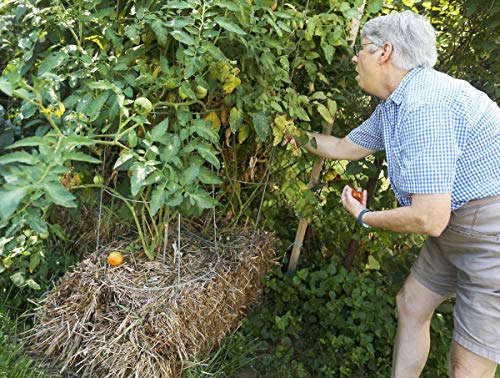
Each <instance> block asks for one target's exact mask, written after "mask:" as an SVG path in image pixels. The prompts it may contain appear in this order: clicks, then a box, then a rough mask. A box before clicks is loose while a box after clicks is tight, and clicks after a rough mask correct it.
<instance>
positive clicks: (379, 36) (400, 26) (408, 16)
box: [361, 11, 438, 70]
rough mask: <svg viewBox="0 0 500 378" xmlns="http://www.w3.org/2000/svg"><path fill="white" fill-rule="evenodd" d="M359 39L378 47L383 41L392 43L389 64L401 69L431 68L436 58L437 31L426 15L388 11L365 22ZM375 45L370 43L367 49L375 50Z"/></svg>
mask: <svg viewBox="0 0 500 378" xmlns="http://www.w3.org/2000/svg"><path fill="white" fill-rule="evenodd" d="M361 38H362V39H363V38H367V39H369V40H370V41H371V42H373V44H374V45H375V46H378V47H381V46H383V45H384V43H385V42H389V43H390V44H392V46H393V54H394V55H393V60H392V64H393V65H394V66H395V67H398V68H401V69H405V70H410V69H412V68H415V67H434V65H435V64H436V61H437V57H438V54H437V50H436V32H435V30H434V28H433V27H432V25H431V23H430V22H429V21H428V20H427V19H426V18H425V17H423V16H420V15H418V14H416V13H414V12H412V11H405V12H402V13H391V14H388V15H386V16H380V17H377V18H374V19H372V20H370V21H368V22H367V23H366V24H365V26H364V27H363V30H362V31H361ZM375 46H369V50H370V51H371V52H373V51H375V50H376V49H377V47H375Z"/></svg>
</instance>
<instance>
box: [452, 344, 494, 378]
mask: <svg viewBox="0 0 500 378" xmlns="http://www.w3.org/2000/svg"><path fill="white" fill-rule="evenodd" d="M496 368H497V364H496V363H495V362H493V361H491V360H488V359H486V358H484V357H481V356H479V355H477V354H475V353H473V352H471V351H469V350H467V349H465V348H464V347H462V346H461V345H459V344H458V343H457V342H456V341H453V342H452V345H451V350H450V355H449V358H448V376H449V377H451V378H493V376H494V375H495V371H496Z"/></svg>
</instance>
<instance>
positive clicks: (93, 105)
mask: <svg viewBox="0 0 500 378" xmlns="http://www.w3.org/2000/svg"><path fill="white" fill-rule="evenodd" d="M361 5H362V2H361V1H359V0H347V1H332V0H329V1H328V0H311V1H306V2H304V1H290V2H287V3H284V2H281V1H276V2H275V1H273V0H253V1H252V0H246V1H229V0H212V1H208V0H205V1H201V0H185V1H169V2H163V3H162V2H154V1H147V0H139V1H110V0H92V1H87V0H77V1H71V2H65V1H61V0H58V1H50V2H49V1H43V0H31V1H26V0H11V1H2V2H0V49H1V51H2V54H0V71H1V73H2V75H1V76H0V154H1V156H0V198H1V201H0V255H1V261H0V289H1V302H0V303H1V312H0V314H1V316H2V318H4V319H8V320H6V322H7V323H6V324H18V325H19V328H22V327H29V326H30V321H31V319H30V317H29V316H26V317H23V318H19V315H21V314H23V313H24V312H25V311H29V310H30V309H31V308H32V306H33V302H36V301H38V300H40V299H42V298H43V296H44V293H46V292H47V291H48V290H49V289H50V288H51V287H52V285H54V284H55V282H56V280H57V278H58V277H60V276H61V275H63V274H64V273H65V272H66V271H68V269H70V268H71V266H72V265H73V264H74V263H75V262H77V261H79V260H80V259H81V258H82V256H83V254H84V253H90V252H92V251H93V250H94V248H95V231H96V230H95V227H96V218H97V214H98V213H99V199H100V198H101V195H102V196H103V197H102V198H103V205H104V207H103V211H104V217H103V218H102V221H101V223H100V224H99V225H100V227H99V228H100V230H101V231H103V233H106V232H108V233H112V232H113V229H116V227H117V225H119V227H120V229H122V230H124V232H127V233H133V234H136V235H137V242H136V244H135V245H133V246H131V248H132V249H138V253H139V249H140V250H142V251H143V252H144V253H145V254H146V255H147V256H148V257H149V258H150V259H153V258H155V255H156V254H157V253H158V251H159V244H160V242H161V230H162V226H163V225H164V224H168V223H169V222H171V221H172V219H173V218H174V217H176V216H177V214H179V213H180V214H182V216H183V217H185V218H189V219H194V220H195V221H196V220H200V221H199V223H200V224H202V225H203V224H204V223H203V220H204V219H205V215H206V213H207V211H208V210H209V209H212V208H213V207H214V206H215V209H216V218H217V219H216V221H217V224H218V225H219V227H224V228H226V229H231V227H233V226H234V225H236V224H241V223H242V222H255V221H256V219H257V218H258V215H259V214H260V212H262V217H261V219H263V220H262V224H261V225H262V226H264V227H266V228H268V229H271V230H273V231H275V232H276V233H278V235H279V236H280V238H281V239H282V240H284V241H285V244H287V243H291V242H292V241H293V238H294V234H295V227H294V225H295V224H296V220H297V218H298V217H308V218H309V219H310V221H311V226H310V227H309V229H308V234H307V238H306V241H305V246H304V249H303V252H302V255H301V261H300V267H299V270H298V272H297V274H296V276H294V277H293V278H291V277H287V276H286V275H284V274H283V272H282V271H283V270H284V267H285V266H286V264H287V259H288V254H287V252H288V250H287V251H285V250H284V251H282V252H283V257H282V263H283V264H282V265H283V268H282V269H277V270H276V271H274V272H270V274H269V277H268V280H267V282H266V287H267V289H266V296H265V298H264V300H263V303H261V304H260V305H259V307H258V308H255V309H254V312H253V313H252V315H250V316H249V317H248V318H246V319H245V320H244V321H243V322H242V325H241V328H240V329H239V330H238V331H237V332H235V334H234V335H233V336H232V337H230V338H229V339H228V341H227V343H226V344H225V345H224V346H223V347H222V348H221V349H219V350H218V351H216V352H215V354H213V355H211V356H207V357H206V359H203V358H202V357H200V361H198V362H199V365H198V366H197V367H194V368H193V369H191V370H189V371H187V372H186V374H187V375H188V376H201V375H203V374H206V373H207V372H209V373H211V374H214V375H219V376H234V375H235V374H236V373H238V372H240V371H242V370H246V371H255V372H258V373H259V374H260V375H261V376H272V377H276V376H283V377H288V376H294V377H295V376H299V377H300V376H303V377H309V376H312V377H318V376H328V377H344V376H345V377H352V376H356V377H357V376H359V377H362V376H366V377H379V376H380V377H384V376H387V375H388V371H389V369H390V363H391V362H390V356H391V353H392V351H391V348H392V339H393V337H394V333H395V324H396V318H395V309H394V299H393V298H394V296H395V293H396V292H397V289H398V287H399V286H400V285H401V283H402V281H403V279H404V277H405V275H406V274H407V272H408V269H409V266H410V265H411V263H412V261H413V259H414V257H415V254H416V252H417V251H418V248H419V245H420V244H421V242H422V239H421V238H420V237H409V236H406V235H398V234H394V233H390V232H384V231H377V232H367V231H365V230H360V229H358V228H357V227H356V225H355V224H354V221H353V220H352V219H351V218H350V217H349V216H348V215H347V214H346V213H345V211H344V210H343V209H342V207H341V205H340V201H339V194H340V191H341V188H343V186H344V185H345V184H346V183H348V184H351V185H354V184H355V185H359V186H362V187H366V188H368V189H369V192H370V206H371V207H372V208H374V209H381V208H392V207H394V206H396V201H395V199H394V197H393V196H392V193H391V191H390V188H389V186H388V184H387V180H385V178H386V166H385V163H384V159H383V155H380V156H378V155H377V156H374V157H371V158H368V159H365V160H363V161H360V162H351V163H348V164H347V163H346V162H334V161H329V162H326V163H325V167H324V169H323V174H322V178H321V180H320V183H319V184H318V185H317V186H316V187H314V188H313V189H312V190H309V189H308V188H307V181H308V179H309V174H310V168H311V166H312V164H313V162H314V158H313V157H312V156H311V155H309V154H305V153H304V152H303V151H300V150H297V149H295V148H294V146H293V144H289V143H288V141H289V138H290V136H291V135H292V134H294V133H295V132H296V130H297V129H301V130H314V131H321V129H322V126H323V124H324V123H325V122H333V123H334V131H333V134H334V135H337V136H343V135H345V134H346V133H347V132H348V131H349V130H351V129H352V128H354V127H355V126H356V125H357V124H359V123H360V122H361V121H362V120H363V119H364V118H366V117H367V116H368V115H369V114H370V112H371V110H372V109H373V106H374V105H375V104H376V100H375V99H371V98H369V97H366V96H364V95H363V94H362V93H360V92H359V90H358V89H357V88H356V83H355V81H354V76H355V75H354V74H353V72H354V71H353V66H352V64H351V63H350V60H351V58H352V52H351V50H350V48H349V44H350V42H349V41H348V36H349V32H350V26H351V20H352V18H353V17H355V16H357V15H359V11H358V8H359V7H360V6H361ZM403 9H413V10H415V11H417V12H419V13H421V14H424V15H426V16H427V17H429V18H430V20H431V22H432V23H433V25H434V26H435V27H436V29H437V31H438V40H439V44H438V46H439V50H440V59H439V62H438V69H440V70H443V71H445V72H447V73H450V74H451V75H453V76H456V77H460V78H463V79H465V80H468V81H470V82H471V83H473V84H474V85H475V86H477V87H478V88H480V89H482V90H484V91H486V92H487V93H488V94H489V95H490V96H491V97H492V98H493V99H495V100H498V98H499V89H498V84H497V81H496V77H498V73H499V70H498V64H499V63H498V60H497V59H494V57H495V56H498V52H499V51H498V48H499V44H498V35H499V33H498V26H499V22H498V20H499V9H498V6H497V5H496V4H495V2H494V1H493V0H492V1H491V2H490V1H478V0H475V1H473V0H452V1H444V0H433V1H413V0H405V1H397V0H393V1H387V2H382V1H381V0H369V1H368V2H367V4H366V7H365V10H364V12H363V13H362V15H361V16H362V21H365V20H366V19H368V18H371V17H374V16H376V15H378V14H383V13H388V12H391V11H393V10H403ZM268 178H269V180H268ZM264 190H265V197H264V198H265V200H264V202H263V203H262V208H261V203H260V198H261V195H262V193H263V192H264ZM123 198H128V199H133V200H134V201H133V202H132V201H128V200H123ZM85 230H86V231H90V232H84V231H85ZM206 232H207V233H209V232H210V227H207V229H206ZM82 235H85V236H87V238H86V240H85V239H84V240H82ZM136 246H138V247H136ZM345 267H347V268H348V269H346V268H345ZM451 312H452V303H451V302H448V303H445V304H444V305H442V306H441V307H440V308H439V309H438V311H437V315H436V316H435V317H434V319H433V323H432V332H433V335H432V340H433V344H432V350H431V357H430V360H429V362H428V364H427V367H426V371H425V376H428V377H436V376H442V375H444V374H445V371H446V354H447V350H448V345H449V340H450V337H451ZM0 336H2V337H0V349H1V350H2V351H5V352H4V353H3V352H2V356H10V357H6V358H3V357H2V359H0V371H3V372H4V373H3V374H5V375H7V376H22V375H20V374H25V372H27V371H28V370H29V371H30V372H31V373H32V374H38V373H36V369H33V368H31V367H32V366H38V365H37V364H38V362H35V361H33V360H31V359H30V358H28V357H26V356H24V355H23V353H22V349H21V348H22V346H21V345H20V344H19V343H18V342H13V341H12V340H16V332H13V331H12V328H11V327H10V326H7V327H6V328H5V329H4V330H2V333H0ZM13 366H17V367H15V368H13ZM16 369H17V370H16ZM23 369H24V370H23ZM17 371H20V372H23V373H17ZM9 374H10V375H9ZM16 374H17V375H16ZM40 374H42V373H40ZM47 374H48V373H47Z"/></svg>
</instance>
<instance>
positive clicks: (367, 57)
mask: <svg viewBox="0 0 500 378" xmlns="http://www.w3.org/2000/svg"><path fill="white" fill-rule="evenodd" d="M372 45H373V43H372V42H371V41H370V40H369V39H367V38H363V40H362V41H361V48H360V51H359V55H358V56H356V55H355V56H354V57H353V58H352V62H353V63H354V64H355V65H356V72H357V73H358V75H357V76H356V81H357V82H358V85H359V86H360V88H361V89H362V90H363V91H365V92H366V93H368V94H375V93H374V86H375V85H376V82H377V79H378V78H379V76H380V72H379V70H378V68H379V67H378V62H377V54H375V53H372V52H370V50H369V49H370V47H371V46H372Z"/></svg>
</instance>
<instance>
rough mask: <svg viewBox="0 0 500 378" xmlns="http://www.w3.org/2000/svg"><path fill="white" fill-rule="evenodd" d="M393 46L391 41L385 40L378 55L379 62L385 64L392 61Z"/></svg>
mask: <svg viewBox="0 0 500 378" xmlns="http://www.w3.org/2000/svg"><path fill="white" fill-rule="evenodd" d="M392 51H393V46H392V44H391V43H389V42H385V43H384V45H383V46H382V48H381V49H380V55H379V57H378V62H379V64H384V63H387V62H389V61H390V59H391V56H392Z"/></svg>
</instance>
